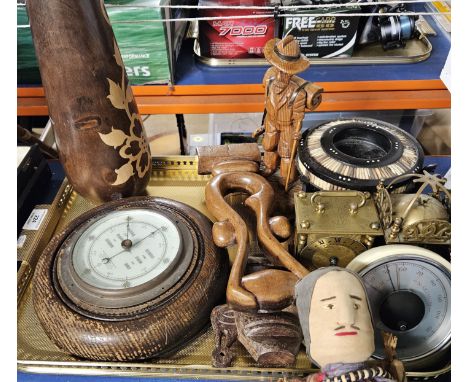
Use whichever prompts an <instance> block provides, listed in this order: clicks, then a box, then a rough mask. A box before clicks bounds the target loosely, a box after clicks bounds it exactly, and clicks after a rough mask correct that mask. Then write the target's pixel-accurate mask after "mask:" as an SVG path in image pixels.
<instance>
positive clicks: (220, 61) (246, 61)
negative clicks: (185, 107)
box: [193, 28, 432, 68]
mask: <svg viewBox="0 0 468 382" xmlns="http://www.w3.org/2000/svg"><path fill="white" fill-rule="evenodd" d="M418 30H419V28H418ZM419 33H420V37H419V38H418V39H417V40H420V41H421V42H422V43H423V44H424V45H425V46H426V48H427V50H426V52H424V53H421V54H417V55H414V56H381V57H376V56H374V57H344V58H309V62H310V63H311V64H313V65H370V64H372V65H373V64H382V65H383V64H414V63H417V62H421V61H424V60H427V59H428V58H429V57H430V55H431V53H432V44H431V42H430V41H429V39H428V38H427V36H426V35H425V34H424V33H422V32H421V31H420V30H419ZM193 52H194V54H195V57H196V58H197V60H198V61H200V62H201V63H203V64H205V65H208V66H212V67H219V68H222V67H232V66H270V65H271V64H270V63H269V62H268V61H267V60H266V59H264V58H212V57H206V56H202V55H201V52H200V44H199V41H198V38H195V39H194V44H193Z"/></svg>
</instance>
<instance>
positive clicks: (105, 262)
mask: <svg viewBox="0 0 468 382" xmlns="http://www.w3.org/2000/svg"><path fill="white" fill-rule="evenodd" d="M158 231H159V228H157V229H156V230H154V231H153V232H151V233H150V234H148V235H146V236H145V237H144V238H143V239H141V240H139V241H137V242H136V243H134V244H133V245H132V248H135V247H136V246H137V245H138V244H140V243H141V242H142V241H144V240H146V239H147V238H148V237H150V236H151V235H153V234H155V233H156V232H158ZM124 252H129V250H127V249H124V250H122V251H120V252H118V253H116V254H115V255H112V256H110V257H104V258H103V259H102V262H103V263H104V264H107V263H108V262H110V261H111V260H112V259H113V258H114V257H116V256H119V255H121V254H122V253H124Z"/></svg>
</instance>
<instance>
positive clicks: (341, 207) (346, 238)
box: [294, 191, 383, 270]
mask: <svg viewBox="0 0 468 382" xmlns="http://www.w3.org/2000/svg"><path fill="white" fill-rule="evenodd" d="M294 207H295V211H296V236H295V252H296V254H297V255H298V256H299V259H300V261H301V262H302V263H303V264H304V265H305V266H306V267H307V268H309V269H310V270H313V269H316V268H320V267H323V266H328V265H338V266H342V267H345V266H346V265H347V264H348V263H349V262H350V261H351V260H352V259H353V258H354V257H356V256H357V255H358V254H359V253H361V252H363V251H365V250H366V249H368V248H370V247H372V245H373V243H374V240H375V238H376V237H378V236H383V232H382V229H381V226H380V223H379V217H378V215H377V210H376V208H375V204H374V201H373V200H372V198H371V195H370V193H368V192H360V191H319V192H315V193H306V192H303V191H301V192H298V193H296V194H295V195H294Z"/></svg>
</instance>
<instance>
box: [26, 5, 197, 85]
mask: <svg viewBox="0 0 468 382" xmlns="http://www.w3.org/2000/svg"><path fill="white" fill-rule="evenodd" d="M22 1H23V3H24V0H22ZM104 3H105V5H106V10H107V13H108V15H109V19H110V21H111V24H112V29H113V31H114V34H115V38H116V40H117V44H118V45H119V48H120V53H121V55H122V59H123V62H124V64H125V68H126V71H127V76H128V79H129V81H130V83H131V84H132V85H140V84H165V83H169V82H174V72H175V62H176V59H177V55H178V53H179V50H180V46H181V44H182V40H183V37H184V35H185V32H186V29H187V25H188V23H187V22H150V21H145V20H154V19H161V18H163V19H168V18H171V19H174V18H182V17H188V13H189V10H186V9H185V10H183V9H168V8H157V7H156V6H157V5H160V4H171V0H105V1H104ZM182 3H183V4H191V5H196V0H182V1H181V0H178V2H177V4H182ZM109 5H112V6H111V7H109ZM118 5H125V7H118ZM132 5H133V6H135V7H134V8H132V7H131V6H132ZM17 22H18V26H19V27H18V29H17V47H18V57H17V66H18V73H17V74H18V83H19V84H40V83H41V78H40V74H39V65H38V63H37V60H36V56H35V52H34V46H33V40H32V36H31V30H30V28H29V27H25V26H27V25H28V24H29V19H28V15H27V12H26V8H25V7H24V6H22V5H21V4H20V5H18V7H17ZM58 73H59V71H58Z"/></svg>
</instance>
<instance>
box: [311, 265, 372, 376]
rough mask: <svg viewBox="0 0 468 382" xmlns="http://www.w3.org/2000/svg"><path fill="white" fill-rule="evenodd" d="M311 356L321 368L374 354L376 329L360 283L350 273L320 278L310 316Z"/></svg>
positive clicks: (330, 274) (336, 272)
mask: <svg viewBox="0 0 468 382" xmlns="http://www.w3.org/2000/svg"><path fill="white" fill-rule="evenodd" d="M309 332H310V355H311V357H312V358H313V360H314V361H315V362H317V363H318V365H319V366H320V367H323V366H325V365H327V364H330V363H355V362H363V361H366V360H368V359H369V357H370V356H371V355H372V353H373V352H374V328H373V327H372V320H371V316H370V312H369V309H368V306H367V301H366V294H365V292H364V290H363V287H362V284H361V283H360V281H359V280H358V279H357V278H356V276H354V275H353V274H351V273H348V272H343V271H334V272H329V273H326V274H325V275H323V276H321V277H320V278H319V279H318V280H317V282H316V284H315V288H314V291H313V294H312V300H311V304H310V314H309Z"/></svg>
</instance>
